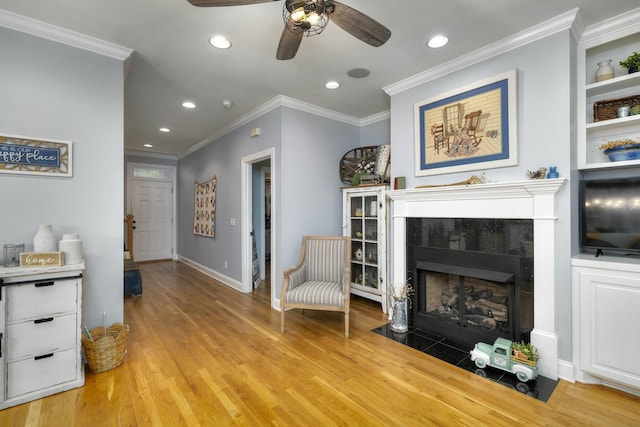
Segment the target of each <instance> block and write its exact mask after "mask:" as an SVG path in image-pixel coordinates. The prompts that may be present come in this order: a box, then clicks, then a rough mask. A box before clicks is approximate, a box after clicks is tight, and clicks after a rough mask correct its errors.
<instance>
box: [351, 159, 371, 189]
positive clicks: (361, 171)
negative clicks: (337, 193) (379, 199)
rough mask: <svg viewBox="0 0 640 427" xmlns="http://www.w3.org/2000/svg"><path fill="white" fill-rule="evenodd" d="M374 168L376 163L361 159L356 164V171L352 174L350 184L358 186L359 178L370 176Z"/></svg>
mask: <svg viewBox="0 0 640 427" xmlns="http://www.w3.org/2000/svg"><path fill="white" fill-rule="evenodd" d="M375 167H376V162H374V161H367V160H365V159H362V160H361V161H360V163H358V166H356V170H355V171H354V172H353V178H351V184H352V185H360V178H361V177H362V175H372V174H373V171H374V170H375Z"/></svg>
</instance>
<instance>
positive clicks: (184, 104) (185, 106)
mask: <svg viewBox="0 0 640 427" xmlns="http://www.w3.org/2000/svg"><path fill="white" fill-rule="evenodd" d="M182 106H183V107H184V108H196V104H194V103H193V102H191V101H184V102H183V103H182Z"/></svg>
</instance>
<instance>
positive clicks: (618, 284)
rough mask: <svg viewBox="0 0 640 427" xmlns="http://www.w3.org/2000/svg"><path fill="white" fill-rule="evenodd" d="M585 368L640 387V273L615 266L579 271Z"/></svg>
mask: <svg viewBox="0 0 640 427" xmlns="http://www.w3.org/2000/svg"><path fill="white" fill-rule="evenodd" d="M578 275H579V286H580V289H579V292H580V307H579V310H580V353H581V356H582V364H583V366H582V369H583V370H584V371H586V372H589V373H591V374H593V375H595V376H599V377H603V378H607V379H610V380H613V381H616V382H619V383H622V384H628V385H630V386H632V387H637V388H640V363H638V360H639V359H638V355H639V354H640V341H639V340H638V339H636V336H634V335H633V334H634V331H635V329H636V327H637V325H639V324H640V310H638V307H640V277H638V275H637V274H634V273H627V272H616V271H613V270H602V271H598V270H591V269H584V270H582V269H581V270H580V271H579V272H578Z"/></svg>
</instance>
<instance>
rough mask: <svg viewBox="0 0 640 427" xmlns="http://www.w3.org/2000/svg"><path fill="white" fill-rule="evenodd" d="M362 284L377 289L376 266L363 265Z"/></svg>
mask: <svg viewBox="0 0 640 427" xmlns="http://www.w3.org/2000/svg"><path fill="white" fill-rule="evenodd" d="M364 285H365V286H367V287H369V288H374V289H378V268H377V267H373V266H370V265H367V266H365V277H364Z"/></svg>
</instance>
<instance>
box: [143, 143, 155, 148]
mask: <svg viewBox="0 0 640 427" xmlns="http://www.w3.org/2000/svg"><path fill="white" fill-rule="evenodd" d="M144 146H145V147H147V148H153V145H152V144H144Z"/></svg>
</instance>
